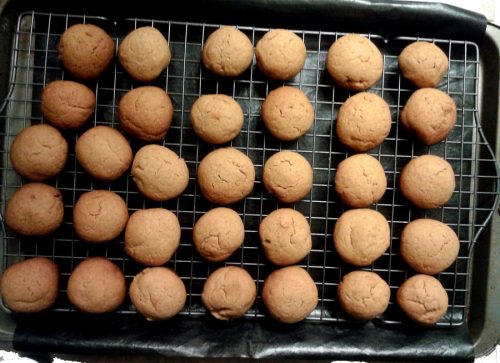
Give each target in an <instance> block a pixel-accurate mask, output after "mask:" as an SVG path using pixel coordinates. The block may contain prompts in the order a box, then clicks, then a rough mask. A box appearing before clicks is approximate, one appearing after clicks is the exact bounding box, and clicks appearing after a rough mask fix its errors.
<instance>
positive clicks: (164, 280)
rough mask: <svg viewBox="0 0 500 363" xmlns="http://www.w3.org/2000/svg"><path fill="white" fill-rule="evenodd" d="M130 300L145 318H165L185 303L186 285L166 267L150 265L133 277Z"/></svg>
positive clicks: (177, 311) (175, 312)
mask: <svg viewBox="0 0 500 363" xmlns="http://www.w3.org/2000/svg"><path fill="white" fill-rule="evenodd" d="M129 296H130V300H132V304H134V306H135V308H136V309H137V311H138V312H139V313H140V314H141V315H143V316H144V317H146V319H147V320H165V319H169V318H171V317H173V316H174V315H176V314H177V313H179V312H180V311H181V310H182V308H183V307H184V304H185V303H186V287H185V286H184V283H183V282H182V280H181V279H180V278H179V276H177V274H176V273H175V272H174V271H172V270H170V269H168V268H166V267H150V268H147V269H145V270H143V271H142V272H140V273H139V274H138V275H136V276H135V277H134V280H133V281H132V284H130V290H129Z"/></svg>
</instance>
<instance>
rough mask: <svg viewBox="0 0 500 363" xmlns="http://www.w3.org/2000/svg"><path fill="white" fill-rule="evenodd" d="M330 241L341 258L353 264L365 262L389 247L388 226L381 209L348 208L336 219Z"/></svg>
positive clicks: (367, 263)
mask: <svg viewBox="0 0 500 363" xmlns="http://www.w3.org/2000/svg"><path fill="white" fill-rule="evenodd" d="M333 242H334V245H335V250H336V251H337V253H338V254H339V256H340V258H342V260H343V261H345V262H347V263H350V264H352V265H355V266H368V265H370V264H372V263H373V262H374V261H375V260H376V259H377V258H379V257H380V256H382V255H383V254H384V252H385V251H386V250H387V248H389V245H390V242H391V230H390V228H389V223H388V222H387V220H386V219H385V217H384V216H383V215H382V214H381V213H380V212H377V211H375V210H372V209H364V208H361V209H351V210H348V211H347V212H344V213H343V214H342V215H341V216H340V218H339V219H338V220H337V222H336V223H335V228H334V230H333Z"/></svg>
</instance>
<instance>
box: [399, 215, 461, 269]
mask: <svg viewBox="0 0 500 363" xmlns="http://www.w3.org/2000/svg"><path fill="white" fill-rule="evenodd" d="M459 250H460V242H459V241H458V237H457V235H456V234H455V232H454V231H453V229H451V228H450V227H448V226H447V225H446V224H444V223H441V222H439V221H436V220H434V219H417V220H414V221H412V222H410V223H408V224H407V225H406V227H405V228H404V229H403V232H401V240H400V252H401V257H402V258H403V260H405V262H406V263H407V264H408V265H410V267H411V268H412V269H414V270H415V271H417V272H420V273H423V274H427V275H435V274H437V273H440V272H442V271H444V270H446V269H447V268H448V267H450V266H451V265H452V264H453V262H455V260H456V259H457V256H458V252H459Z"/></svg>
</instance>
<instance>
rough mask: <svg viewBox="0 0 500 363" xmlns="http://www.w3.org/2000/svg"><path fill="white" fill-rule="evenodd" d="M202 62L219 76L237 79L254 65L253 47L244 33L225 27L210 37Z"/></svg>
mask: <svg viewBox="0 0 500 363" xmlns="http://www.w3.org/2000/svg"><path fill="white" fill-rule="evenodd" d="M201 60H202V62H203V65H204V66H205V67H207V68H208V69H209V70H210V71H212V72H213V73H215V74H218V75H219V76H223V77H237V76H239V75H240V74H242V73H243V72H244V71H245V70H247V69H248V67H250V65H251V64H252V60H253V45H252V42H251V41H250V39H248V37H247V36H246V35H245V34H244V33H243V32H242V31H240V30H238V29H236V28H233V27H229V26H223V27H221V28H220V29H217V30H216V31H214V32H213V33H212V34H210V35H209V36H208V38H207V40H206V41H205V44H204V45H203V51H202V55H201Z"/></svg>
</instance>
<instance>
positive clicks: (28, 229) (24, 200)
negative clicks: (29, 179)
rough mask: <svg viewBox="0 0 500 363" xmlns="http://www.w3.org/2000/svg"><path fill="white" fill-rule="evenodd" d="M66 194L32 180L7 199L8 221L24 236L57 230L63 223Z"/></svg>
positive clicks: (33, 235) (7, 222) (45, 233)
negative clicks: (63, 197)
mask: <svg viewBox="0 0 500 363" xmlns="http://www.w3.org/2000/svg"><path fill="white" fill-rule="evenodd" d="M63 217H64V204H63V199H62V194H61V192H60V191H59V190H57V189H56V188H54V187H52V186H50V185H47V184H42V183H28V184H25V185H23V186H22V187H21V188H20V189H18V190H17V191H16V192H15V193H14V194H13V195H12V197H11V198H10V199H9V201H8V202H7V207H6V208H5V224H6V225H7V226H8V227H9V228H10V229H11V230H12V231H14V232H16V233H19V234H21V235H23V236H31V237H39V236H45V235H47V234H50V233H52V232H54V231H55V230H56V229H57V228H59V226H60V225H61V224H62V222H63Z"/></svg>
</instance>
